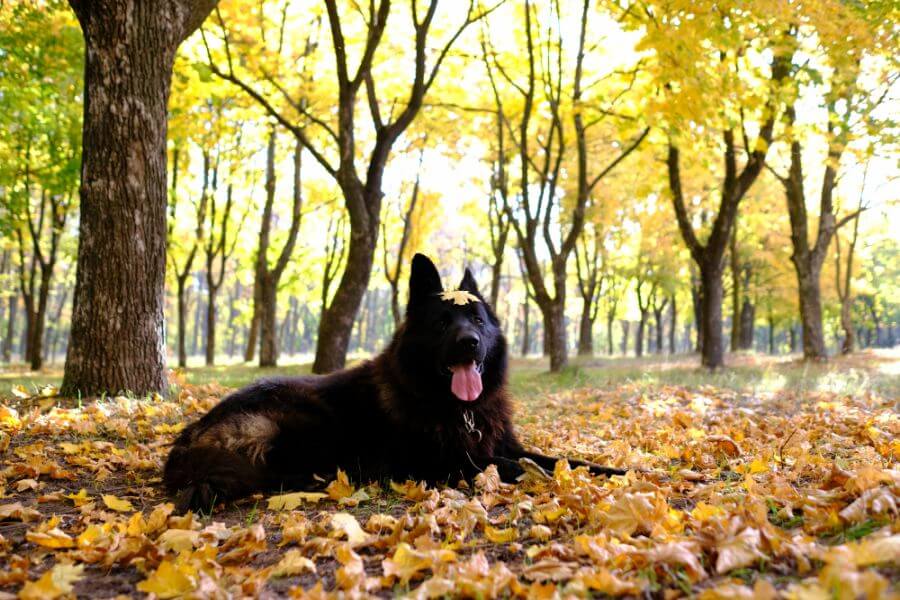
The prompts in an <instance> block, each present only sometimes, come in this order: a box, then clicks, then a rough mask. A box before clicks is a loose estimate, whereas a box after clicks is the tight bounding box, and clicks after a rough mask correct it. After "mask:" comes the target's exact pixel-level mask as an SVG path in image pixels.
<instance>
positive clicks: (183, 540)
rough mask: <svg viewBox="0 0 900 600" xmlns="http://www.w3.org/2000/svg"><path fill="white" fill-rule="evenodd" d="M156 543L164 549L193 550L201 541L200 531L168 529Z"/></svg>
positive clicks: (175, 550) (174, 550)
mask: <svg viewBox="0 0 900 600" xmlns="http://www.w3.org/2000/svg"><path fill="white" fill-rule="evenodd" d="M156 543H157V544H158V545H159V547H160V548H162V549H163V550H171V551H173V552H175V553H179V552H183V551H185V550H193V549H194V548H195V547H196V546H197V545H198V544H199V543H200V532H199V531H191V530H189V529H168V530H166V531H164V532H162V533H161V534H160V535H159V537H158V538H156Z"/></svg>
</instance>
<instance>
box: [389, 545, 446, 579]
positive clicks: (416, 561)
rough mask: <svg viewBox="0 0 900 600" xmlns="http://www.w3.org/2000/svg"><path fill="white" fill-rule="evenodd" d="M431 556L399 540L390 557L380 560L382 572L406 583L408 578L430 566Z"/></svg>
mask: <svg viewBox="0 0 900 600" xmlns="http://www.w3.org/2000/svg"><path fill="white" fill-rule="evenodd" d="M432 563H433V558H432V557H431V556H430V555H428V554H426V553H425V552H418V551H416V550H413V548H412V547H411V546H410V545H409V544H407V543H406V542H401V543H400V544H398V545H397V549H396V550H394V555H393V556H392V557H391V558H386V559H385V560H384V561H382V563H381V564H382V568H383V569H384V574H385V575H386V576H388V577H397V578H398V579H400V581H401V582H402V583H404V584H405V583H408V582H409V580H410V579H412V578H413V577H415V576H416V575H418V574H420V573H422V572H423V571H426V570H428V569H430V568H431V565H432Z"/></svg>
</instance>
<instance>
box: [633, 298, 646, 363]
mask: <svg viewBox="0 0 900 600" xmlns="http://www.w3.org/2000/svg"><path fill="white" fill-rule="evenodd" d="M646 327H647V310H646V309H641V319H640V320H639V321H638V327H637V333H635V336H634V355H635V356H636V357H638V358H640V357H642V356H643V355H644V329H645V328H646Z"/></svg>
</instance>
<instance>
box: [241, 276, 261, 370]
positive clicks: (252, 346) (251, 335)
mask: <svg viewBox="0 0 900 600" xmlns="http://www.w3.org/2000/svg"><path fill="white" fill-rule="evenodd" d="M261 302H262V300H261V299H260V286H259V283H258V281H255V282H254V283H253V308H252V309H251V310H252V311H253V314H252V315H251V316H250V326H249V328H248V330H247V347H246V348H245V349H244V362H253V358H254V357H255V356H256V346H257V345H259V341H258V338H259V308H258V307H259V305H260V303H261Z"/></svg>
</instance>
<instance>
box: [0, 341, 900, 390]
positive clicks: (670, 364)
mask: <svg viewBox="0 0 900 600" xmlns="http://www.w3.org/2000/svg"><path fill="white" fill-rule="evenodd" d="M727 365H728V366H727V367H726V368H724V369H721V370H718V371H716V372H713V373H711V372H709V371H707V370H706V369H702V368H700V367H699V361H698V358H697V356H696V355H680V356H676V357H674V358H667V357H645V358H641V359H635V358H621V357H617V358H590V359H585V358H573V359H572V363H571V365H570V366H569V367H568V368H567V369H565V370H564V371H562V372H561V373H549V372H548V367H547V362H546V360H543V359H536V358H528V359H522V358H516V359H513V360H512V363H511V371H510V389H511V392H512V394H513V395H514V396H515V397H517V398H519V399H521V400H523V401H526V402H527V401H529V400H530V399H532V398H538V397H543V396H546V395H547V394H549V393H554V392H558V391H563V390H567V389H574V388H582V387H592V388H600V389H609V388H614V387H618V386H621V385H624V384H631V385H634V386H636V387H637V388H639V389H642V388H652V387H657V386H665V385H676V386H684V387H687V388H689V389H692V390H702V388H703V387H704V386H712V387H715V388H721V389H726V390H734V391H736V392H741V393H746V394H760V393H767V392H777V391H781V390H788V391H793V392H807V391H827V392H834V393H838V394H846V395H854V396H855V395H860V394H864V393H867V392H872V393H877V394H879V395H881V396H884V397H887V398H900V352H896V351H867V352H863V353H859V354H857V355H854V356H852V357H849V358H837V359H834V360H832V361H830V362H829V363H826V364H811V363H805V362H802V361H800V360H798V359H797V358H796V357H790V358H787V357H769V356H765V355H757V354H744V353H741V354H737V355H730V356H729V357H728V358H727ZM309 373H310V364H309V363H295V364H286V365H284V366H281V367H276V368H266V369H261V368H259V367H256V366H253V365H249V364H243V363H238V364H228V365H221V366H215V367H205V366H189V367H188V368H187V369H184V370H183V375H184V378H185V380H186V381H188V382H189V383H192V384H207V383H217V384H219V385H222V386H225V387H229V388H236V387H240V386H242V385H245V384H247V383H249V382H251V381H253V380H254V379H257V378H260V377H266V376H271V375H276V374H277V375H305V374H309ZM61 379H62V369H61V366H55V367H50V368H48V369H46V370H44V371H41V372H39V373H32V372H30V371H28V370H27V368H26V367H25V366H24V365H11V366H9V365H6V366H2V367H0V397H6V396H9V394H10V388H11V386H13V385H24V386H25V387H26V388H27V389H29V390H35V389H37V388H39V387H40V386H42V385H46V384H52V385H59V384H60V382H61Z"/></svg>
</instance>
